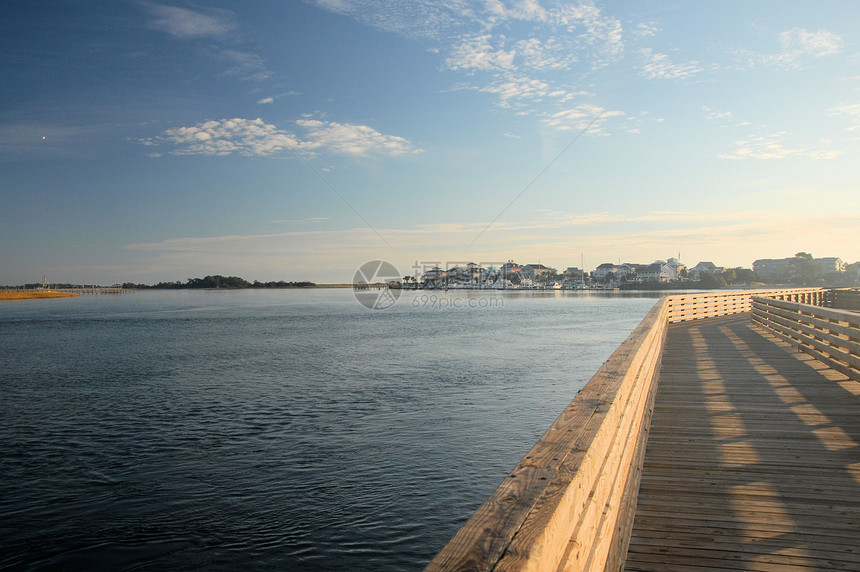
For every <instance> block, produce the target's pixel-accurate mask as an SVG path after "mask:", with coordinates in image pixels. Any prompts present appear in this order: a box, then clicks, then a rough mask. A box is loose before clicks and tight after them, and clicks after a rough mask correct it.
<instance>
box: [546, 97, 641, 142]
mask: <svg viewBox="0 0 860 572" xmlns="http://www.w3.org/2000/svg"><path fill="white" fill-rule="evenodd" d="M623 115H624V112H623V111H617V110H615V111H613V110H609V109H605V108H603V107H600V106H599V105H593V104H588V103H585V104H581V105H577V106H575V107H571V108H568V109H563V110H561V111H558V112H556V113H554V114H552V115H550V116H549V117H547V118H546V119H544V123H545V124H546V125H548V126H550V127H554V128H556V129H559V130H562V131H569V130H577V131H582V130H584V129H585V130H587V131H586V132H587V133H589V134H591V135H605V134H606V130H605V129H604V125H605V123H606V121H607V120H608V119H610V118H612V117H620V116H623Z"/></svg>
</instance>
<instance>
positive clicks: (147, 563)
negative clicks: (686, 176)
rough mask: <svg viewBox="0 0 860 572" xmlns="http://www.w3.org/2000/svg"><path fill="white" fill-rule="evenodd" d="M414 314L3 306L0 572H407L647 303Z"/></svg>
mask: <svg viewBox="0 0 860 572" xmlns="http://www.w3.org/2000/svg"><path fill="white" fill-rule="evenodd" d="M432 296H433V295H432V294H428V293H424V292H404V293H403V295H402V297H401V299H400V300H399V301H398V303H397V304H396V305H395V306H394V307H392V308H389V309H387V310H382V311H369V310H366V309H365V308H363V307H362V306H361V305H359V304H358V303H357V302H356V301H355V299H354V298H353V295H352V292H351V291H349V290H301V291H295V290H287V291H284V290H280V291H247V290H245V291H233V292H229V291H228V292H222V291H194V292H191V291H180V292H136V293H133V294H125V295H121V296H116V295H114V296H110V295H100V296H82V297H79V298H69V299H57V300H34V301H16V302H3V303H0V348H2V351H0V395H2V399H0V568H29V569H76V568H77V569H110V570H118V569H119V570H121V569H126V570H185V569H191V568H205V569H208V570H233V569H246V570H249V569H271V568H274V569H281V570H285V569H293V570H294V569H352V570H358V569H363V570H380V569H383V570H392V569H420V568H422V567H423V566H424V565H425V564H426V563H427V562H428V561H429V560H430V559H432V557H433V556H434V555H435V554H436V552H438V551H439V550H440V549H441V548H442V546H444V544H445V543H446V542H447V541H448V540H449V539H450V537H451V536H453V534H454V533H455V532H456V531H457V529H458V528H459V527H460V526H461V525H462V524H463V522H465V520H466V519H467V518H468V517H469V516H470V515H471V513H472V512H473V511H474V510H475V509H476V508H477V507H478V506H480V504H481V503H482V502H483V501H484V500H485V499H486V497H487V496H488V495H489V494H490V493H491V492H492V491H493V490H494V489H495V488H496V487H497V486H498V485H499V483H500V482H501V481H502V480H503V479H504V477H505V476H506V474H507V473H508V472H509V471H510V470H511V469H513V467H514V465H515V464H516V463H517V461H519V459H520V458H522V456H524V455H525V453H526V452H527V451H528V450H529V449H530V448H531V446H532V445H533V444H534V443H535V442H536V441H537V439H538V438H539V437H540V435H541V434H542V433H543V432H544V431H545V430H546V428H547V427H548V426H549V425H550V424H551V423H552V421H553V420H554V419H555V418H556V417H557V416H558V414H559V413H560V412H561V411H562V410H563V409H564V407H565V406H566V405H567V404H568V402H569V401H570V400H571V399H572V398H573V397H574V396H575V394H576V392H577V390H578V389H580V388H581V387H582V386H583V385H584V384H585V382H587V381H588V379H589V378H590V377H591V376H592V375H593V374H594V372H595V371H596V370H597V368H598V367H599V366H600V364H601V363H602V362H603V361H604V360H605V359H606V358H607V357H608V356H609V354H610V353H611V352H612V351H614V349H615V348H616V347H617V346H618V344H619V343H621V341H623V339H624V338H625V337H627V335H628V334H629V332H630V331H631V330H632V329H633V328H634V327H635V325H636V324H638V323H639V321H640V320H641V319H642V318H643V317H644V315H645V314H646V313H647V311H648V310H649V309H650V308H651V307H652V306H653V304H654V302H655V300H654V298H653V297H650V296H648V297H631V296H625V297H619V296H605V295H604V296H596V295H591V296H589V295H582V294H575V293H561V292H559V293H547V294H544V293H505V294H504V295H502V294H501V293H487V294H477V293H473V294H470V293H467V292H462V291H450V292H449V293H448V294H444V293H437V294H435V296H438V298H435V299H434V298H433V297H432ZM443 306H444V307H443Z"/></svg>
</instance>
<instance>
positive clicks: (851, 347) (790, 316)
mask: <svg viewBox="0 0 860 572" xmlns="http://www.w3.org/2000/svg"><path fill="white" fill-rule="evenodd" d="M752 312H753V320H754V321H755V322H757V323H758V324H760V325H761V326H763V327H765V328H767V329H768V330H770V332H771V333H772V334H773V335H775V336H776V337H778V338H780V339H781V340H784V341H786V342H788V343H790V344H792V345H793V346H795V347H796V348H798V349H799V350H801V351H803V352H806V353H808V354H810V355H812V356H813V357H815V358H816V359H818V360H820V361H822V362H824V363H826V364H827V365H828V366H830V367H831V368H833V369H835V370H836V371H838V372H840V373H843V374H845V375H847V376H848V377H850V378H852V379H855V380H857V381H860V313H857V312H852V311H848V310H838V309H832V308H821V307H819V306H812V305H809V304H799V303H796V302H785V301H781V300H775V299H773V298H765V297H759V296H756V297H754V298H753V310H752Z"/></svg>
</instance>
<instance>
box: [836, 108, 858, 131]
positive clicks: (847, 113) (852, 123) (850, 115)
mask: <svg viewBox="0 0 860 572" xmlns="http://www.w3.org/2000/svg"><path fill="white" fill-rule="evenodd" d="M829 113H830V115H832V116H836V117H843V118H845V119H846V120H847V121H848V125H847V126H846V127H845V128H846V129H847V130H848V131H860V103H850V104H847V105H839V106H836V107H833V108H831V109H830V111H829Z"/></svg>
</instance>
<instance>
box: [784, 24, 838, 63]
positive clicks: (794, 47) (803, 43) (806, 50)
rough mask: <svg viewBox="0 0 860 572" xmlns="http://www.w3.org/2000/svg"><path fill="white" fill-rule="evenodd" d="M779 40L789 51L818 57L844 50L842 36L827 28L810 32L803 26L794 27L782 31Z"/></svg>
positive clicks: (786, 50)
mask: <svg viewBox="0 0 860 572" xmlns="http://www.w3.org/2000/svg"><path fill="white" fill-rule="evenodd" d="M779 41H780V43H781V44H782V47H783V49H784V50H785V52H787V53H796V54H800V55H805V56H812V57H816V58H820V57H822V56H832V55H834V54H838V53H839V52H841V51H842V37H841V36H840V35H839V34H834V33H833V32H828V31H827V30H818V31H816V32H810V31H808V30H805V29H803V28H792V29H791V30H786V31H785V32H782V33H781V34H780V35H779Z"/></svg>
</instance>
